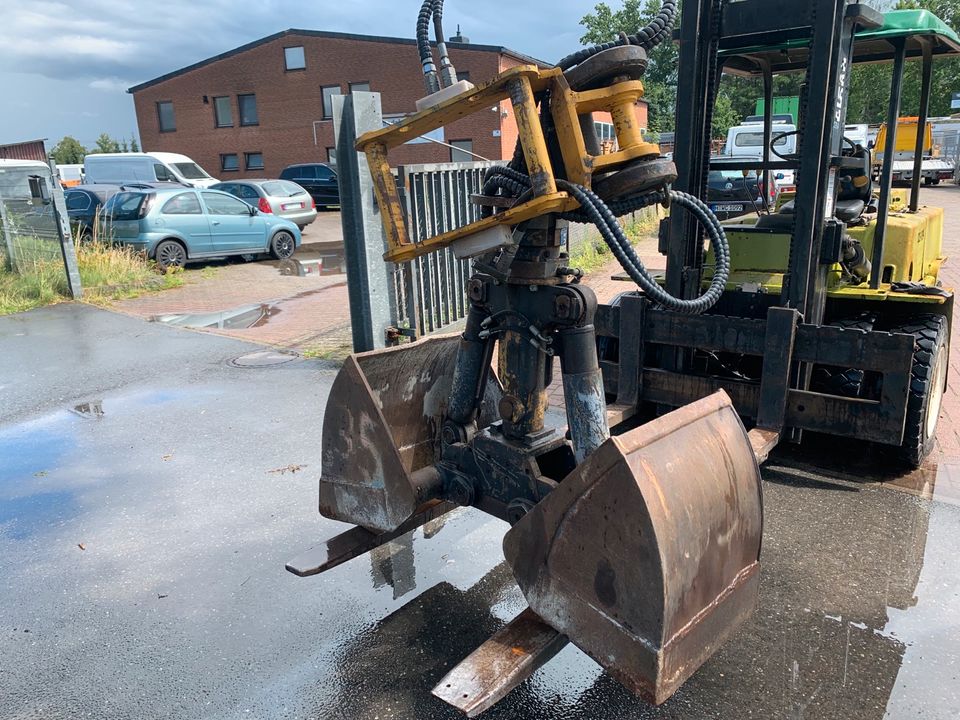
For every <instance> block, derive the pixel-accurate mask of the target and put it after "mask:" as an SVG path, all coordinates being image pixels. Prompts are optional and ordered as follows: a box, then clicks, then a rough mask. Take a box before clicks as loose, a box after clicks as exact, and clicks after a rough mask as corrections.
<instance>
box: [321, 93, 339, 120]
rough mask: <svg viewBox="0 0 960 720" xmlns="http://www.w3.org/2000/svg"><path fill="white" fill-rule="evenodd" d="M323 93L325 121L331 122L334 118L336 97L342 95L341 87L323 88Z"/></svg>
mask: <svg viewBox="0 0 960 720" xmlns="http://www.w3.org/2000/svg"><path fill="white" fill-rule="evenodd" d="M321 91H322V92H323V119H324V120H329V119H330V118H332V117H333V98H334V96H335V95H342V94H343V93H341V92H340V86H339V85H328V86H327V87H324V88H321Z"/></svg>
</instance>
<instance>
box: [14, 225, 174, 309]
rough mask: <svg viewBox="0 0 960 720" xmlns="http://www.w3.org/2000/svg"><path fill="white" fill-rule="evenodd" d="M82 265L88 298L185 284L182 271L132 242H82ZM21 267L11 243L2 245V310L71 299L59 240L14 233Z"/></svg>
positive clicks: (104, 299) (100, 300)
mask: <svg viewBox="0 0 960 720" xmlns="http://www.w3.org/2000/svg"><path fill="white" fill-rule="evenodd" d="M74 242H75V245H76V249H77V266H78V269H79V271H80V282H81V284H82V286H83V300H84V301H85V302H89V303H92V304H94V305H106V304H109V303H110V302H112V301H114V300H120V299H123V298H130V297H136V296H137V295H141V294H143V293H145V292H151V291H155V290H165V289H168V288H173V287H179V286H181V285H183V276H182V274H181V273H168V274H160V273H158V272H157V270H156V266H155V264H154V263H153V262H152V261H150V260H147V258H145V257H144V256H143V255H141V254H139V253H136V252H134V251H133V250H131V249H130V248H127V247H123V246H116V245H112V244H110V243H107V242H105V241H103V240H100V239H93V240H90V241H84V242H83V243H80V242H78V239H75V241H74ZM14 255H15V257H16V259H17V271H16V272H14V271H12V270H11V268H10V263H9V259H8V258H7V256H6V246H5V243H4V246H3V247H2V248H0V315H8V314H10V313H15V312H23V311H24V310H30V309H32V308H36V307H41V306H43V305H50V304H52V303H58V302H63V301H65V300H69V299H70V292H69V288H68V286H67V278H66V272H65V270H64V267H63V258H62V257H61V255H60V248H59V245H58V243H57V241H55V240H52V239H43V238H39V237H36V236H31V235H17V236H16V238H15V239H14Z"/></svg>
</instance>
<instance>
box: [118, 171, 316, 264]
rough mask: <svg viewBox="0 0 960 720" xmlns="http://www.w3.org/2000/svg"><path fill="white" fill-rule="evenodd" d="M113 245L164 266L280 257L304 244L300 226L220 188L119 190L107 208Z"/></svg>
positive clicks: (288, 254) (289, 254) (290, 253)
mask: <svg viewBox="0 0 960 720" xmlns="http://www.w3.org/2000/svg"><path fill="white" fill-rule="evenodd" d="M104 215H105V216H106V217H107V218H108V221H109V222H110V224H111V231H112V233H113V239H114V242H118V243H121V244H124V245H129V246H131V247H134V248H136V249H138V250H141V251H143V252H145V253H146V254H147V257H149V258H152V259H154V260H156V261H157V265H159V266H160V267H161V268H164V269H166V268H168V267H181V266H183V265H186V264H187V263H189V262H194V261H196V260H204V259H210V258H221V257H227V256H230V255H259V254H261V253H266V252H269V253H270V254H271V255H272V256H273V257H275V258H277V259H285V258H288V257H290V256H291V255H293V253H294V252H295V251H296V249H297V248H298V247H299V246H300V243H301V237H300V228H298V227H297V225H296V223H292V222H290V221H289V220H286V219H284V218H280V217H276V216H275V215H267V214H265V213H261V212H260V211H259V210H258V209H257V208H255V207H251V206H250V205H248V204H247V203H245V202H243V201H242V200H239V199H237V198H235V197H234V196H233V195H230V194H228V193H225V192H220V191H219V190H197V189H194V188H170V189H162V190H135V191H126V192H119V193H117V194H116V195H114V196H113V197H112V198H110V200H109V201H108V202H107V204H106V205H105V206H104Z"/></svg>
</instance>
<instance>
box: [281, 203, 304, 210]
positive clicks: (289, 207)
mask: <svg viewBox="0 0 960 720" xmlns="http://www.w3.org/2000/svg"><path fill="white" fill-rule="evenodd" d="M282 209H284V210H303V203H302V202H300V203H287V204H286V205H283V206H282Z"/></svg>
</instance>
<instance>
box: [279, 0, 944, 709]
mask: <svg viewBox="0 0 960 720" xmlns="http://www.w3.org/2000/svg"><path fill="white" fill-rule="evenodd" d="M442 6H443V3H442V0H424V2H423V5H422V7H421V11H420V15H419V19H418V23H417V37H418V45H419V48H420V55H421V61H422V71H423V75H424V80H425V86H426V90H427V97H425V98H424V99H423V100H421V101H420V102H419V103H418V112H417V113H416V114H414V115H412V116H410V117H408V118H406V119H405V120H404V121H402V122H400V123H397V124H394V125H391V126H390V127H387V128H384V129H383V130H379V131H374V132H371V133H368V134H366V135H364V136H363V137H361V138H360V140H359V141H358V143H357V148H356V149H357V150H359V151H361V152H363V153H365V154H366V157H367V160H368V163H369V167H370V170H371V175H372V178H373V183H374V189H375V192H376V197H377V201H378V207H379V211H380V213H381V216H382V220H383V229H384V232H385V249H386V253H385V255H384V259H385V260H386V261H387V262H391V263H403V262H407V261H409V260H411V259H413V258H416V257H419V256H422V255H425V254H428V253H431V252H434V251H435V250H437V249H440V248H452V249H453V251H454V252H455V253H456V254H457V256H458V257H461V258H471V259H472V268H473V275H472V277H471V280H470V283H469V285H468V299H469V302H470V305H471V310H470V313H469V316H468V318H467V322H466V328H465V330H464V331H463V333H462V334H461V335H458V336H454V337H435V338H428V339H425V340H422V341H420V342H417V343H413V344H408V345H402V346H399V347H394V348H389V349H386V350H381V351H375V352H372V353H363V354H359V355H355V356H352V357H350V358H348V360H347V361H346V363H345V365H344V367H343V369H342V370H341V372H340V374H339V375H338V377H337V379H336V381H335V383H334V386H333V388H332V390H331V394H330V397H329V401H328V404H327V408H326V413H325V417H324V426H323V450H322V458H323V460H322V465H323V467H322V477H321V479H320V502H319V505H320V511H321V513H322V514H323V515H324V516H325V517H328V518H333V519H336V520H340V521H344V522H348V523H352V524H354V525H355V526H356V527H354V528H353V529H352V530H349V531H348V532H346V533H344V534H342V535H340V536H338V537H336V538H333V539H331V540H329V541H328V542H326V543H324V544H322V545H321V546H320V547H318V548H316V549H314V550H312V551H311V552H309V553H306V554H304V555H303V556H301V557H299V558H297V559H295V560H293V561H291V562H290V563H289V564H288V566H287V568H288V570H290V571H291V572H293V573H295V574H297V575H300V576H311V575H316V574H319V573H322V572H325V571H326V570H329V569H330V568H332V567H336V566H337V565H339V564H341V563H343V562H346V561H348V560H350V559H352V558H354V557H357V556H358V555H359V554H361V553H363V552H366V551H368V550H370V549H372V548H374V547H377V546H378V545H382V544H384V543H386V542H389V541H390V540H392V539H394V538H396V537H398V536H400V535H402V534H404V533H406V532H409V531H410V530H412V529H414V528H417V527H420V526H422V525H424V524H425V523H427V522H429V521H430V520H432V519H434V518H437V517H439V516H441V515H443V514H445V513H447V512H450V511H451V510H453V509H454V508H456V507H463V506H472V507H475V508H478V509H479V510H481V511H483V512H486V513H488V514H490V515H493V516H494V517H497V518H500V519H502V520H505V521H506V522H508V523H509V524H510V526H511V527H510V529H509V531H508V532H507V533H506V535H505V538H504V542H503V549H504V555H505V557H506V560H507V563H508V565H509V566H510V568H511V569H512V571H513V573H514V576H515V578H516V580H517V583H518V585H519V586H520V589H521V590H522V592H523V594H524V596H525V597H526V599H527V601H528V603H529V606H530V607H529V609H527V610H526V611H524V612H523V613H521V614H520V615H519V616H518V617H517V618H515V619H514V620H513V621H512V622H510V623H509V624H508V625H507V626H506V627H505V628H504V629H503V630H501V631H500V632H499V633H497V635H495V636H494V637H493V638H491V639H490V641H488V642H487V643H485V644H484V645H483V646H482V647H481V648H479V649H478V650H477V651H476V652H475V653H474V654H472V655H471V656H469V657H468V658H466V659H465V660H464V661H463V662H462V663H460V664H459V665H457V666H456V667H454V668H453V669H451V671H450V673H449V674H448V675H447V676H446V677H445V678H444V679H443V680H441V682H440V683H439V684H438V685H437V686H436V688H434V694H435V695H436V696H438V697H440V698H442V699H443V700H445V701H446V702H448V703H450V704H451V705H453V706H455V707H457V708H459V709H461V710H462V711H463V712H465V713H466V714H467V715H468V716H471V717H472V716H474V715H476V714H479V713H481V712H482V711H483V710H485V709H486V708H489V707H490V706H492V705H493V704H494V703H496V702H497V701H498V700H499V699H500V698H502V697H503V696H504V695H506V694H507V693H508V692H510V690H512V689H513V688H515V687H516V686H517V685H518V684H519V683H521V682H522V681H523V680H524V679H526V678H527V677H529V676H530V674H531V673H533V672H534V671H535V670H536V669H537V668H538V667H540V666H541V665H542V664H543V663H545V662H547V661H548V660H549V659H550V658H551V657H552V656H553V655H554V654H555V653H556V652H557V651H559V649H560V648H562V647H563V646H564V645H565V644H566V643H567V642H572V643H574V644H575V645H577V646H578V647H579V648H581V649H582V650H583V651H584V652H586V653H587V654H588V655H590V656H591V657H592V658H594V659H595V660H596V661H597V662H598V663H599V664H600V665H602V666H603V667H604V668H605V669H606V670H607V671H608V672H609V673H610V674H611V675H612V676H613V677H615V678H616V679H618V680H619V681H620V682H622V683H623V684H624V685H625V686H627V687H628V688H630V689H631V690H633V691H634V692H636V693H637V694H638V695H640V696H642V697H644V698H646V699H648V700H649V701H651V702H654V703H658V704H659V703H662V702H664V701H665V700H667V699H668V698H669V697H670V696H671V695H672V694H673V693H674V692H675V691H676V690H677V688H679V687H680V686H681V685H682V683H683V682H684V681H685V680H686V679H687V678H688V677H690V675H691V674H693V673H694V672H695V671H696V670H697V668H698V667H700V665H702V663H703V662H705V661H706V660H707V659H708V658H709V657H710V656H711V655H712V654H713V653H714V652H715V651H716V650H717V648H718V647H720V645H721V644H722V643H723V642H724V641H725V640H726V638H727V637H729V635H730V634H731V633H732V632H733V631H735V630H736V628H738V627H739V626H740V625H741V624H742V623H743V622H744V621H745V620H746V619H747V618H749V616H750V614H751V613H752V611H753V608H754V606H755V603H756V599H757V592H758V587H759V572H760V563H759V559H760V546H761V538H762V528H763V504H762V492H761V482H760V472H759V464H760V463H762V462H763V461H764V460H765V459H766V458H767V456H768V454H769V453H770V451H771V450H772V449H773V448H774V447H775V446H776V445H777V444H778V443H779V442H780V440H781V439H782V438H793V439H796V438H797V437H799V434H800V433H801V432H804V431H814V432H821V433H828V434H831V435H835V436H840V437H858V438H863V439H867V440H872V441H875V442H877V443H883V444H886V445H888V446H891V447H894V448H897V449H898V450H897V452H898V453H899V454H900V455H901V456H902V457H903V458H904V459H905V460H906V461H907V462H908V463H913V464H916V463H919V462H920V461H921V460H922V459H923V457H924V455H925V454H926V453H927V452H928V451H929V448H930V443H931V442H932V438H933V435H934V431H935V426H936V418H937V415H938V410H939V403H940V399H941V398H942V391H943V388H944V387H945V383H946V367H947V364H946V358H947V348H948V340H949V327H950V312H951V308H952V303H953V296H952V293H950V292H949V291H947V290H944V289H943V288H940V287H939V283H938V282H937V273H938V271H939V266H940V263H941V262H942V258H941V255H942V253H941V237H942V222H943V220H942V218H943V215H942V211H940V210H937V209H933V208H923V207H921V206H920V204H919V195H918V191H919V188H918V187H917V186H916V185H915V186H914V188H913V193H912V195H911V197H910V198H909V201H907V199H905V198H902V197H896V196H894V195H893V194H892V192H891V167H890V166H889V165H885V167H884V170H883V173H882V179H881V182H880V188H879V193H877V192H876V191H875V188H874V185H873V183H872V182H871V179H870V175H871V173H870V157H869V153H868V152H867V151H866V149H865V148H861V147H857V146H854V145H853V144H852V143H849V142H847V141H845V139H844V137H843V131H844V124H845V120H846V103H847V88H848V87H849V81H850V71H851V67H852V65H853V63H854V62H859V61H863V62H877V61H887V60H892V61H893V62H894V73H893V77H894V83H893V88H892V97H893V101H892V102H891V108H890V112H891V116H892V117H893V119H894V123H893V125H894V126H895V125H896V123H895V120H896V118H897V117H898V115H899V96H900V87H901V82H902V77H903V67H904V63H905V62H906V60H907V59H908V58H912V57H922V58H923V59H924V92H923V98H924V102H923V105H924V107H923V108H921V115H922V116H923V121H924V122H925V121H926V112H925V108H926V104H927V103H928V102H929V86H930V63H931V62H932V60H933V58H934V56H936V55H941V54H948V55H954V54H957V53H960V42H958V40H957V37H956V35H955V34H954V33H953V32H952V31H951V30H949V28H947V27H946V26H945V25H943V23H941V22H940V21H938V20H936V18H933V17H932V16H930V15H929V14H926V13H917V14H902V13H890V14H887V15H886V16H884V15H882V14H880V13H878V12H876V11H874V10H872V9H871V8H869V7H867V6H866V5H863V4H860V3H854V2H850V1H849V0H812V1H811V2H808V3H797V2H796V1H795V0H730V1H729V2H728V1H726V0H701V1H700V2H695V1H694V0H688V1H687V2H685V3H684V5H683V10H682V21H681V23H680V29H679V32H678V33H677V36H676V39H678V40H679V43H680V68H679V77H680V86H679V88H678V91H679V92H678V107H677V143H676V147H677V148H678V152H677V154H676V155H675V161H676V164H675V163H674V161H672V160H668V159H665V158H663V157H661V155H660V151H659V148H658V147H657V146H656V145H654V144H651V143H649V142H647V141H645V140H644V138H643V136H642V134H641V131H640V128H639V127H638V124H637V120H636V114H635V105H636V103H637V102H638V101H639V100H640V99H641V98H642V97H643V95H644V84H643V76H644V72H645V70H646V68H647V63H648V59H647V58H648V55H647V53H648V52H649V50H651V49H652V48H653V47H655V46H656V45H657V44H658V43H661V42H670V41H671V40H673V39H674V38H673V32H674V26H675V24H676V21H677V20H678V15H679V14H680V11H679V9H678V5H677V2H676V0H664V2H663V3H662V8H661V10H660V12H659V14H658V15H657V16H656V17H655V18H654V20H653V21H652V22H651V23H650V24H649V25H648V26H646V27H644V28H641V29H640V30H638V31H637V32H636V33H635V34H633V35H628V34H626V33H624V34H622V35H620V36H619V37H618V38H614V39H611V41H610V42H609V43H606V44H604V45H600V46H597V47H592V48H585V49H583V50H581V51H579V52H577V53H575V54H573V55H571V56H568V57H567V58H564V59H563V60H561V61H560V63H558V65H557V66H556V67H553V68H547V69H544V68H540V67H536V66H532V65H524V66H519V67H514V68H511V69H509V70H507V71H506V72H504V73H502V74H500V75H499V76H497V77H496V78H493V79H491V80H490V81H488V82H485V83H483V84H481V85H478V86H473V85H471V84H470V83H468V82H465V81H460V80H458V79H457V75H456V71H455V69H454V68H453V64H452V63H451V61H450V58H449V55H448V53H447V51H446V47H445V45H444V43H443V37H444V35H443V30H442V23H441V15H442ZM431 25H432V26H433V28H434V30H435V33H436V39H437V43H436V47H435V49H436V52H437V54H438V56H439V63H437V61H436V59H435V57H434V54H433V52H434V47H433V46H432V44H431V42H430V40H429V30H430V27H431ZM722 72H734V73H740V74H747V75H757V76H760V77H762V78H763V79H764V83H765V88H766V104H765V107H766V108H768V110H767V114H766V118H765V126H764V130H763V132H764V136H765V142H764V146H765V147H766V148H769V149H770V151H769V152H766V153H765V157H763V158H760V159H758V160H752V161H751V160H749V159H747V160H744V162H743V163H742V169H744V170H749V169H754V170H756V171H758V172H762V173H764V174H767V176H768V177H767V178H766V180H767V182H764V187H767V186H769V184H770V183H769V180H770V177H769V174H770V173H776V172H779V171H780V170H781V169H787V168H790V169H794V170H795V171H796V172H797V179H798V186H797V193H796V197H795V198H793V199H792V200H790V201H789V202H787V199H786V198H784V199H783V201H782V202H781V203H779V204H778V206H777V207H776V208H772V209H771V211H770V212H758V213H756V214H755V216H754V217H752V218H738V219H736V220H734V221H730V222H727V223H721V222H719V221H718V220H717V218H716V217H715V215H714V214H713V213H712V212H711V211H710V209H709V207H708V206H707V205H706V204H705V203H704V202H703V201H702V200H701V198H702V197H704V193H705V189H706V188H705V185H706V177H707V173H708V170H709V164H710V142H709V141H710V133H709V129H710V126H711V116H712V112H713V106H714V104H715V100H716V94H717V87H718V83H719V81H720V77H721V73H722ZM779 72H805V73H806V80H805V83H804V89H803V98H802V102H801V113H800V121H799V131H798V132H799V138H798V143H797V148H798V150H797V153H796V154H795V155H793V156H786V157H780V158H776V157H774V156H773V150H775V149H776V148H777V144H776V139H777V138H776V136H775V131H774V126H773V123H772V118H771V116H770V110H769V109H770V108H772V105H773V103H772V102H771V100H772V97H771V95H772V78H773V76H774V74H776V73H779ZM502 102H509V103H510V104H511V105H512V109H513V114H514V115H515V117H516V120H517V126H518V129H519V142H518V145H517V152H516V153H515V155H514V157H513V159H512V160H511V161H510V162H509V163H507V164H503V165H497V166H494V167H492V168H490V169H489V170H488V172H487V175H486V180H485V183H484V188H483V192H482V193H480V194H479V195H478V196H476V197H475V198H474V201H475V202H476V203H477V204H479V205H481V206H482V207H483V217H482V219H480V220H479V221H477V222H473V223H470V224H468V225H466V226H464V227H460V228H457V229H455V230H452V231H450V232H447V233H445V234H443V235H440V236H437V237H433V238H430V239H428V240H426V241H423V242H416V243H414V242H411V241H410V240H409V237H408V234H407V229H406V225H405V222H404V215H403V209H402V206H401V203H400V198H399V195H398V191H397V187H396V182H395V179H394V176H393V174H392V172H391V167H390V163H389V151H390V150H391V149H392V148H395V147H398V146H400V145H402V144H403V143H405V142H406V141H407V140H409V139H410V138H415V137H418V136H421V135H424V134H426V133H428V132H431V131H434V130H437V129H439V128H442V127H443V126H445V125H447V124H449V123H451V122H453V121H455V120H458V119H460V118H463V117H465V116H468V115H471V114H473V113H476V112H480V111H485V110H486V109H487V108H489V107H491V106H495V105H497V104H498V103H502ZM598 111H603V112H609V113H610V114H611V116H612V118H613V124H614V127H615V130H616V135H617V141H618V142H617V151H616V152H613V153H608V154H603V153H602V152H601V148H600V143H599V141H598V138H597V137H596V134H595V131H594V125H593V121H592V115H593V113H595V112H598ZM892 135H893V133H891V138H892ZM347 150H348V148H342V151H343V152H346V151H347ZM725 167H726V165H725ZM653 205H666V206H669V207H670V218H669V219H668V220H667V221H666V222H665V223H664V224H663V226H662V228H661V250H662V252H663V253H664V254H665V255H666V257H667V271H666V275H665V276H664V277H660V278H658V277H655V276H653V275H652V274H651V273H650V272H649V271H648V270H647V269H646V268H645V267H644V266H643V264H642V262H641V260H640V258H639V257H638V256H637V254H636V252H635V250H634V248H633V246H632V245H631V243H630V241H629V240H628V239H627V237H626V236H625V234H624V232H623V229H622V227H621V226H620V224H619V222H618V220H617V217H618V216H621V215H624V214H627V213H629V212H632V211H635V210H638V209H641V208H645V207H651V206H653ZM570 221H578V222H591V223H594V224H595V225H596V226H597V228H598V229H599V231H600V233H601V235H602V237H603V238H604V240H605V241H606V242H607V244H608V245H609V247H610V249H611V251H612V253H613V254H614V256H615V257H616V258H617V259H618V260H619V261H620V263H621V265H622V266H623V268H624V270H625V272H626V274H627V276H628V277H629V278H630V279H631V280H633V281H634V282H635V283H636V284H637V286H638V290H637V291H635V292H630V293H626V294H624V295H623V296H621V297H620V298H618V301H617V302H615V303H613V304H611V305H609V306H603V305H599V304H598V302H597V299H596V296H595V295H594V294H593V292H592V291H591V290H590V289H589V288H588V287H586V286H585V285H584V284H583V283H581V282H580V280H581V278H582V273H581V272H580V271H579V270H578V269H577V268H574V267H570V263H569V259H568V258H567V257H566V255H565V254H564V252H563V249H564V242H563V237H564V233H563V231H564V229H565V224H566V223H568V222H570ZM557 360H559V362H560V370H561V373H560V374H561V377H562V380H563V389H564V403H565V410H566V420H567V428H566V430H565V431H564V430H559V431H558V430H555V429H551V428H550V427H548V426H547V424H546V422H545V416H546V411H547V408H548V402H547V392H546V390H547V387H548V385H549V384H550V382H551V380H552V377H553V367H554V363H555V362H556V361H557ZM494 366H496V368H495V369H494ZM748 428H749V430H748Z"/></svg>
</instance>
